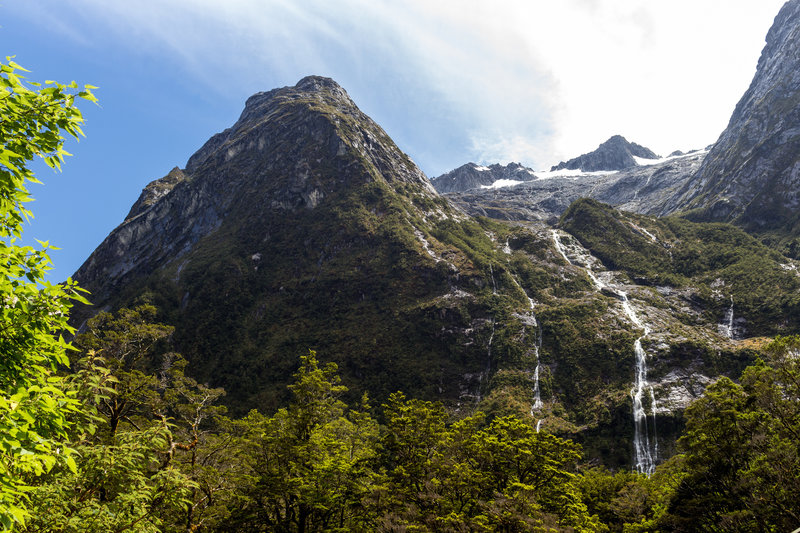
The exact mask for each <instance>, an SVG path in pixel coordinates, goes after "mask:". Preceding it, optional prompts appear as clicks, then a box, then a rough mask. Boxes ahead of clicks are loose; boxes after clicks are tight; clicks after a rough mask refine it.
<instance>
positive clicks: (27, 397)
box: [0, 58, 95, 529]
mask: <svg viewBox="0 0 800 533" xmlns="http://www.w3.org/2000/svg"><path fill="white" fill-rule="evenodd" d="M24 70H25V69H23V68H22V67H20V66H19V65H17V64H16V63H15V62H14V61H13V60H11V58H8V59H7V63H4V64H0V353H1V354H2V358H1V359H0V528H3V529H11V528H13V527H14V526H15V525H21V524H23V523H24V522H25V520H26V518H27V517H29V513H28V510H27V508H26V505H27V504H26V495H25V492H26V491H27V490H28V489H29V480H30V479H32V478H34V477H35V476H40V475H42V474H45V473H46V472H48V471H50V470H51V469H52V468H53V467H54V466H55V465H56V464H58V463H61V464H63V465H66V466H67V467H69V468H72V469H74V468H75V463H74V452H73V450H72V449H70V448H69V447H67V446H66V445H65V444H64V440H65V438H66V437H67V432H68V430H69V428H70V425H71V424H70V421H69V417H70V415H71V414H72V413H74V412H76V411H78V410H79V409H80V405H79V403H78V401H77V400H76V399H75V398H74V397H73V396H71V395H70V394H68V393H67V392H65V391H64V389H63V388H62V387H61V379H60V378H59V377H57V376H55V370H56V368H57V367H58V366H60V365H66V364H67V362H68V360H67V356H66V350H67V349H68V344H67V343H66V342H65V341H64V339H63V338H62V337H61V336H60V335H61V333H62V332H64V331H70V328H69V326H68V324H67V312H68V311H69V309H70V307H71V305H72V302H73V301H76V300H77V301H82V302H85V300H84V299H83V297H82V296H80V294H79V292H78V288H77V287H76V285H75V284H74V283H73V282H72V281H67V282H66V283H64V284H63V285H52V284H50V283H49V282H46V281H44V277H45V274H46V272H47V271H48V270H49V269H50V258H49V256H48V254H47V250H48V248H49V246H48V244H47V243H42V248H41V249H35V248H33V247H30V246H20V245H19V243H18V241H19V239H20V237H21V235H22V226H23V223H24V222H25V220H26V219H27V218H29V217H30V216H32V214H31V211H30V210H29V209H28V208H27V207H26V206H25V204H26V203H27V202H29V201H30V200H31V196H30V193H29V191H28V189H27V184H28V183H38V180H37V179H36V178H35V177H34V175H33V172H32V171H31V170H30V168H29V164H30V162H31V161H33V160H34V159H36V158H41V159H42V160H43V161H44V162H45V163H46V164H47V165H48V166H50V167H52V168H55V169H58V168H60V166H61V162H62V161H63V159H64V157H65V156H66V155H69V154H67V152H66V151H65V150H64V137H63V133H65V134H68V135H71V136H73V137H76V138H77V137H78V136H79V135H81V134H82V132H81V129H80V126H81V124H82V122H83V118H82V116H81V113H80V111H79V110H78V109H77V107H75V100H76V99H84V100H88V101H94V100H95V98H94V96H93V95H92V93H91V89H93V87H90V86H86V88H84V89H83V90H81V89H79V88H78V86H77V84H76V83H74V82H73V83H71V84H69V85H62V84H59V83H55V82H47V83H45V84H44V85H40V84H38V83H29V82H26V81H25V79H24V77H23V76H22V75H21V74H20V72H21V71H23V72H24Z"/></svg>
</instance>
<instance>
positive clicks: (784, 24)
mask: <svg viewBox="0 0 800 533" xmlns="http://www.w3.org/2000/svg"><path fill="white" fill-rule="evenodd" d="M798 49H800V1H798V0H791V1H789V2H787V3H786V4H785V5H784V6H783V8H782V9H781V11H780V13H779V14H778V16H777V17H776V18H775V22H774V24H773V26H772V28H771V29H770V31H769V33H768V35H767V44H766V46H765V47H764V50H763V51H762V53H761V58H760V59H759V61H758V68H757V70H756V74H755V77H754V78H753V81H752V83H751V84H750V88H749V89H748V90H747V92H746V93H745V94H744V96H742V98H741V100H740V101H739V103H738V104H737V105H736V109H735V111H734V112H733V116H732V117H731V119H730V123H729V124H728V127H727V128H726V129H725V131H724V132H723V133H722V135H721V136H720V138H719V140H718V141H717V142H716V144H715V145H714V147H713V148H712V149H711V151H710V152H709V154H708V156H707V157H706V159H705V161H704V162H703V165H702V167H701V168H700V170H699V171H698V173H697V175H696V177H695V179H694V180H692V181H691V182H690V183H688V184H687V185H686V187H685V188H684V189H683V190H682V191H681V194H680V195H678V196H676V197H675V198H674V199H673V201H672V202H671V204H670V208H671V209H673V210H686V209H687V208H694V209H697V210H698V211H697V212H696V214H695V218H697V219H702V220H714V221H728V222H735V223H737V224H740V225H742V226H744V227H745V228H747V229H749V230H753V231H764V230H771V229H788V230H797V229H798V221H800V218H799V217H800V209H798V208H799V207H800V54H798V53H797V50H798Z"/></svg>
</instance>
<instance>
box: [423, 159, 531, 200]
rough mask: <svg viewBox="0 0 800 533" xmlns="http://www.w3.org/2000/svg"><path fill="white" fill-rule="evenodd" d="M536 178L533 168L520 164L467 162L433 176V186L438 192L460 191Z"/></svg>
mask: <svg viewBox="0 0 800 533" xmlns="http://www.w3.org/2000/svg"><path fill="white" fill-rule="evenodd" d="M535 179H536V175H535V174H534V173H533V170H531V169H529V168H527V167H524V166H522V165H520V164H519V163H509V164H508V165H500V164H497V163H495V164H494V165H490V166H488V167H486V166H481V165H476V164H475V163H467V164H466V165H461V166H460V167H458V168H456V169H454V170H451V171H450V172H447V173H446V174H442V175H441V176H438V177H436V178H433V180H431V182H432V183H433V187H434V188H435V189H436V190H437V191H438V192H440V193H446V192H462V191H468V190H470V189H480V188H482V187H491V186H492V185H493V184H495V183H498V182H503V181H504V182H506V183H512V182H524V181H532V180H535Z"/></svg>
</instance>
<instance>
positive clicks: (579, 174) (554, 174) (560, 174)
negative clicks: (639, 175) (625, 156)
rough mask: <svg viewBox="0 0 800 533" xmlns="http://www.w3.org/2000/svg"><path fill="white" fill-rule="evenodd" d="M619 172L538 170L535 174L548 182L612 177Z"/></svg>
mask: <svg viewBox="0 0 800 533" xmlns="http://www.w3.org/2000/svg"><path fill="white" fill-rule="evenodd" d="M617 172H619V171H618V170H598V171H597V172H584V171H582V170H581V169H574V170H570V169H562V170H553V171H549V170H537V171H536V174H534V175H535V176H536V177H537V178H539V179H540V180H547V179H552V178H572V179H578V178H583V177H589V176H610V175H612V174H616V173H617Z"/></svg>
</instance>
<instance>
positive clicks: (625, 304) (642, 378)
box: [552, 230, 658, 475]
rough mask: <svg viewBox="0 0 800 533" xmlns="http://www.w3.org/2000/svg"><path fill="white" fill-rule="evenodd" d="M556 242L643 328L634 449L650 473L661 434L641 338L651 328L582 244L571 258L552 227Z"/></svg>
mask: <svg viewBox="0 0 800 533" xmlns="http://www.w3.org/2000/svg"><path fill="white" fill-rule="evenodd" d="M552 237H553V243H554V244H555V247H556V250H557V251H558V252H559V253H560V254H561V256H562V257H563V258H564V260H565V261H567V262H568V263H570V264H573V265H574V264H576V263H577V264H578V266H581V267H582V268H583V269H584V270H585V271H586V274H587V275H588V276H589V278H590V279H591V280H592V283H594V285H595V287H596V288H597V290H598V291H603V290H605V291H607V292H610V293H611V294H613V295H614V296H616V297H617V298H618V299H619V300H620V301H621V302H622V310H623V311H624V312H625V315H626V316H627V317H628V319H629V320H630V321H631V322H633V324H634V326H636V328H637V329H641V330H643V333H642V335H641V336H640V337H639V338H637V339H636V340H635V341H634V343H633V351H634V353H635V355H636V372H635V375H634V383H633V388H632V389H631V399H632V400H633V453H634V463H635V465H636V470H637V471H638V472H640V473H642V474H647V475H650V474H652V473H653V472H654V471H655V468H656V461H657V460H658V438H657V434H656V397H655V392H654V391H653V387H651V386H650V384H649V383H648V382H647V352H645V351H644V348H643V347H642V339H644V338H645V337H647V335H649V334H650V329H649V328H648V327H647V325H646V324H644V323H643V322H642V321H641V319H640V318H639V316H638V315H637V314H636V311H634V309H633V306H631V303H630V301H629V300H628V294H627V293H626V292H624V291H622V290H619V289H617V288H616V287H613V286H611V285H609V284H608V283H605V282H604V281H602V280H601V279H600V278H599V277H598V276H597V275H596V274H595V273H594V272H593V271H592V268H591V265H592V264H593V263H594V262H596V260H595V259H594V258H593V257H592V256H591V254H589V252H588V251H586V250H585V249H583V248H582V247H578V246H575V245H573V246H572V247H571V250H570V251H571V252H573V253H574V254H575V255H576V256H577V257H576V259H577V261H576V260H573V259H570V257H569V255H568V254H567V249H566V248H565V246H564V244H563V243H562V242H561V236H560V235H559V233H558V231H557V230H552ZM648 389H649V392H650V408H651V411H652V413H653V428H652V432H653V440H652V443H651V442H650V432H649V431H648V424H647V410H646V408H645V405H644V402H643V398H644V395H645V391H647V390H648Z"/></svg>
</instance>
